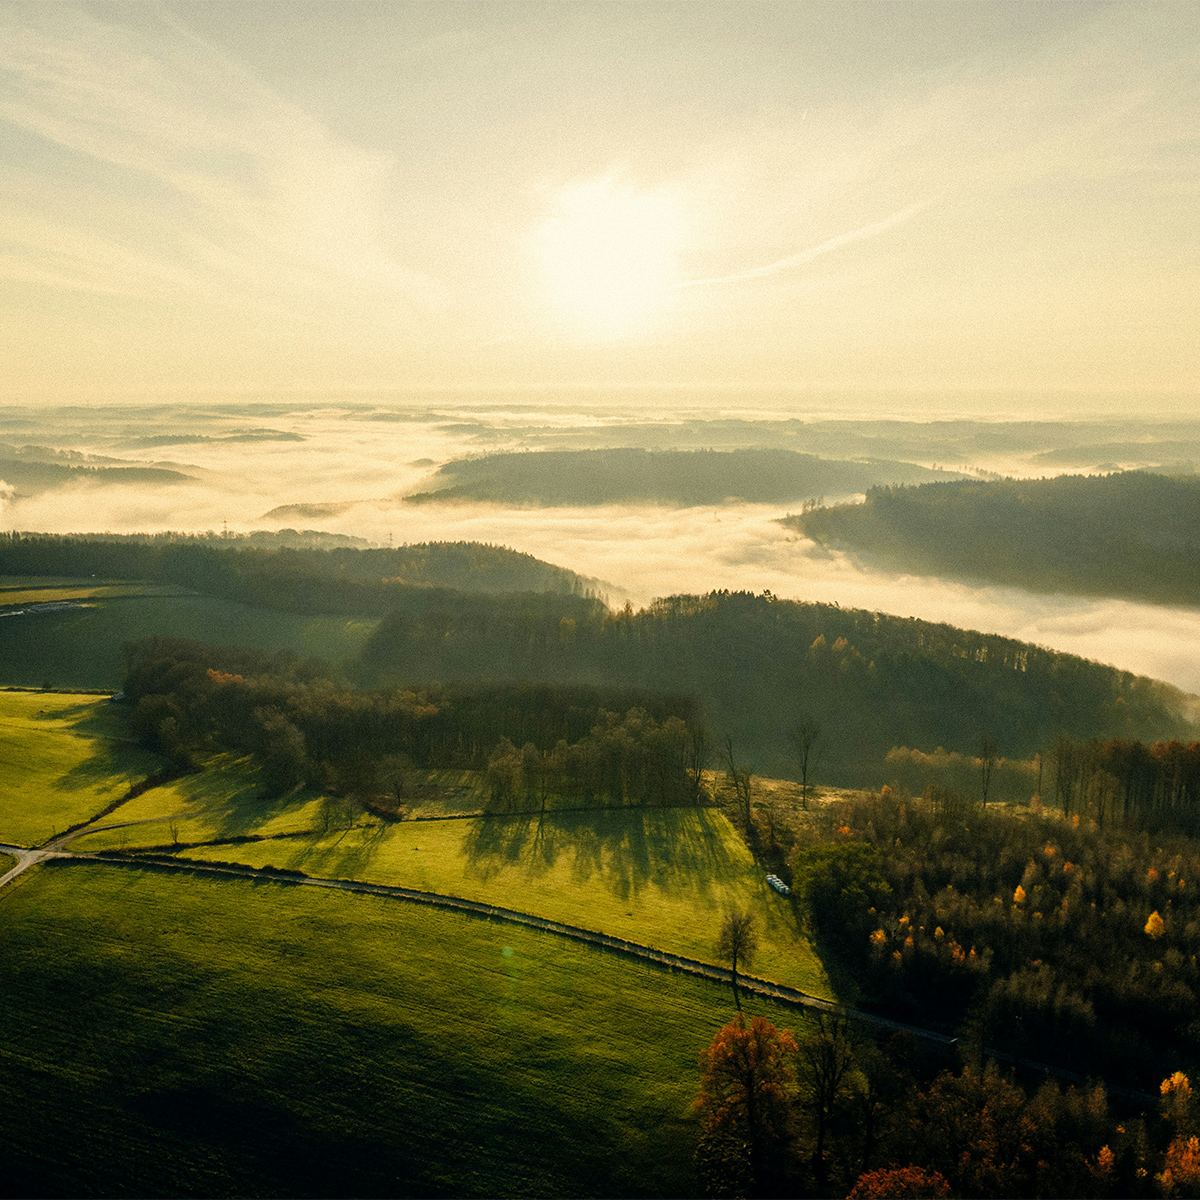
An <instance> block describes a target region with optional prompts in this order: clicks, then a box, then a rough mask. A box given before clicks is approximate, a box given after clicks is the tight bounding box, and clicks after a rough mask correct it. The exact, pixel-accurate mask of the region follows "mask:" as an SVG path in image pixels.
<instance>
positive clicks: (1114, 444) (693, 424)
mask: <svg viewBox="0 0 1200 1200" xmlns="http://www.w3.org/2000/svg"><path fill="white" fill-rule="evenodd" d="M0 444H3V446H4V449H3V450H0V464H4V463H8V464H24V465H28V464H34V465H37V464H47V465H51V466H53V467H54V470H55V471H58V472H60V473H61V471H62V469H63V468H64V467H66V468H70V469H71V471H72V472H74V473H73V474H70V475H67V476H65V477H62V476H61V474H60V475H54V476H53V477H50V478H48V479H47V480H44V481H43V482H42V484H40V485H29V484H22V483H20V482H18V483H13V482H11V481H9V480H7V479H5V477H4V467H3V465H0V479H3V480H4V483H3V484H0V497H2V498H3V508H2V510H0V512H2V520H3V527H4V528H5V529H10V530H23V531H39V532H53V533H71V532H92V533H95V532H114V533H131V532H147V533H150V532H159V531H167V530H172V531H182V532H202V531H206V530H211V531H214V532H221V531H225V530H227V531H229V532H231V533H249V532H253V531H256V530H274V529H282V528H292V529H299V530H303V529H312V530H319V531H325V532H331V533H338V534H344V535H349V536H351V537H355V538H361V539H365V541H366V542H367V543H370V544H374V545H380V546H386V545H389V544H394V545H401V544H405V543H419V542H427V541H479V542H487V543H493V544H499V545H505V546H509V547H512V548H514V549H517V550H521V551H524V552H526V553H529V554H532V555H534V556H536V557H538V558H541V559H545V560H547V561H549V562H552V563H555V564H557V565H560V566H564V567H567V568H569V569H571V570H573V571H576V572H578V573H579V574H581V575H583V576H586V577H589V578H592V579H595V580H597V581H599V582H598V584H597V587H598V589H599V590H600V592H601V593H602V594H603V595H604V597H605V599H606V600H607V601H608V603H609V604H610V605H613V606H617V607H619V606H620V605H622V604H624V603H625V602H627V601H628V602H631V603H633V604H634V605H635V606H642V605H645V604H647V603H649V602H650V601H651V600H652V599H653V598H655V597H658V596H666V595H672V594H679V593H704V592H708V591H711V590H714V589H729V590H745V591H751V592H762V591H770V592H772V593H774V594H775V595H777V596H780V597H784V598H789V599H792V598H794V599H802V600H816V601H823V602H827V603H837V604H840V605H841V606H843V607H852V608H864V609H870V610H877V611H881V612H885V613H890V614H895V615H899V616H914V617H921V618H923V619H926V620H933V621H943V622H946V623H949V624H952V625H956V626H960V627H964V628H969V629H977V630H984V631H987V632H995V633H1001V634H1004V635H1007V636H1010V637H1014V638H1018V639H1020V640H1023V641H1030V642H1034V643H1037V644H1041V645H1045V646H1048V647H1051V648H1054V649H1058V650H1065V651H1069V652H1071V653H1074V654H1079V655H1082V656H1084V657H1087V658H1092V659H1096V660H1098V661H1101V662H1105V663H1110V664H1113V665H1115V666H1118V667H1120V668H1122V669H1125V670H1129V671H1132V672H1135V673H1138V674H1146V675H1150V676H1152V677H1155V678H1158V679H1162V680H1165V681H1167V682H1170V683H1173V684H1175V685H1176V686H1179V687H1181V688H1184V689H1185V690H1188V691H1191V692H1200V612H1197V611H1196V610H1194V609H1190V608H1184V607H1171V606H1164V605H1152V604H1144V603H1136V602H1132V601H1128V600H1119V599H1111V598H1104V597H1094V596H1088V597H1084V596H1077V595H1064V594H1053V593H1048V594H1043V593H1036V592H1031V591H1026V590H1023V589H1020V588H1014V587H997V586H984V585H980V584H973V583H970V582H963V581H956V580H949V579H944V578H935V577H930V576H925V575H920V574H906V573H903V572H899V571H897V570H895V569H894V568H893V569H890V570H889V569H884V568H883V567H882V566H880V565H878V564H874V563H872V562H871V561H870V559H869V557H866V556H860V555H855V554H852V553H850V552H848V551H844V550H840V549H837V548H830V547H826V546H821V545H818V544H817V543H815V542H813V541H812V540H811V539H809V538H807V537H805V536H803V535H802V534H799V533H797V532H796V531H794V530H791V529H788V528H785V527H784V526H782V525H781V524H780V523H779V522H780V518H782V517H784V516H786V515H787V514H788V513H789V512H798V511H800V509H801V508H802V507H803V506H804V505H805V504H806V503H807V504H812V503H814V502H816V501H817V500H818V499H819V500H820V501H821V502H824V503H826V504H832V503H837V502H846V501H853V500H855V499H856V498H857V499H861V496H857V497H856V496H855V495H853V494H851V493H843V494H830V495H823V496H821V497H816V496H807V495H799V494H798V495H796V496H795V498H794V500H789V501H787V502H781V503H777V504H761V503H747V502H744V501H741V500H739V499H737V498H736V497H730V498H727V499H724V500H723V501H722V502H721V503H718V504H706V505H691V506H687V505H680V504H671V503H656V504H651V503H638V504H628V503H626V504H600V505H589V504H586V503H579V504H572V505H562V504H558V505H546V504H539V503H524V504H497V503H474V502H470V501H464V500H461V499H458V500H455V501H453V502H449V501H447V502H441V501H438V500H437V498H436V497H435V498H434V499H433V500H432V501H429V502H426V503H421V504H413V503H409V502H408V498H409V497H411V496H413V495H416V494H419V493H422V492H425V491H428V489H429V487H430V481H431V480H436V472H437V470H438V468H439V467H441V466H443V465H444V464H446V463H448V462H453V461H455V460H458V459H461V458H464V457H479V456H483V455H488V454H496V453H509V452H513V451H527V452H530V453H537V452H539V451H543V450H547V449H553V450H557V451H563V450H574V449H579V450H595V449H597V448H607V447H634V448H644V449H648V450H666V451H679V450H688V449H713V450H720V451H733V450H747V449H755V448H770V449H774V450H793V451H796V452H799V453H801V454H816V455H819V456H820V457H821V459H822V460H833V459H837V460H840V461H841V462H843V463H848V464H861V463H863V462H864V461H866V460H868V459H869V460H870V461H871V462H872V463H874V464H875V468H874V469H876V470H880V469H882V468H880V467H879V466H878V464H880V463H886V462H891V463H893V464H904V463H907V464H915V466H917V467H920V468H924V469H926V470H929V471H930V472H932V471H933V470H935V469H936V471H937V477H939V478H984V479H986V478H995V477H998V476H999V475H1012V476H1017V477H1023V478H1036V477H1041V476H1047V475H1054V474H1059V473H1063V472H1067V471H1071V472H1079V471H1081V470H1083V471H1087V472H1092V473H1094V472H1103V471H1107V470H1115V469H1119V468H1143V469H1151V470H1160V471H1165V472H1172V473H1178V472H1180V471H1182V470H1186V469H1189V468H1190V467H1191V464H1192V462H1193V461H1200V422H1192V421H1189V420H1187V419H1186V418H1179V417H1175V418H1163V419H1161V420H1158V421H1138V422H1135V421H1129V420H1122V419H1119V418H1114V417H1099V418H1094V419H1089V420H1078V421H1062V420H1059V421H1053V422H1050V421H1045V422H1039V421H1037V420H1031V419H1012V420H1008V421H990V422H989V421H983V420H980V419H978V418H973V417H967V416H962V415H957V414H948V415H946V416H944V417H938V418H935V419H933V420H926V421H914V420H911V419H889V420H883V419H880V418H878V417H877V416H875V415H869V414H853V413H851V414H847V413H845V412H841V413H827V412H826V413H822V412H818V413H800V414H797V413H795V412H787V411H771V410H766V411H764V410H762V409H759V410H757V411H755V410H751V409H748V408H747V409H744V410H741V411H739V410H737V409H733V408H731V407H722V408H716V407H710V408H707V409H706V408H701V407H694V408H681V409H679V410H677V411H672V412H669V413H666V414H664V413H662V412H658V413H656V414H655V415H654V416H653V417H652V418H646V417H639V416H638V414H637V412H636V411H634V410H633V409H629V410H625V411H622V410H621V409H620V408H619V407H617V408H611V407H605V408H599V409H598V408H597V407H594V406H584V405H579V406H575V407H572V406H567V405H552V404H546V403H540V404H539V403H527V404H523V405H522V404H518V403H516V402H515V401H513V400H509V401H507V402H505V403H500V404H498V403H497V402H496V401H495V400H494V399H492V398H489V399H488V400H486V401H477V402H475V403H471V402H470V401H469V400H468V401H464V400H462V399H461V398H460V399H458V400H456V402H455V403H442V404H438V405H433V404H429V403H427V402H426V403H424V404H412V405H408V406H404V405H399V404H394V403H392V404H371V403H363V402H358V403H354V404H346V403H344V402H343V403H339V404H334V403H329V404H326V405H323V406H320V405H313V404H311V403H305V404H299V403H294V402H293V403H287V402H274V403H261V402H260V403H254V402H249V403H245V404H241V405H219V406H218V405H211V406H206V405H202V404H199V405H187V406H185V405H159V406H145V405H143V406H121V407H117V406H109V407H104V406H89V407H77V408H73V409H48V410H36V409H21V408H15V407H14V408H10V409H8V410H6V411H5V413H4V414H3V423H0ZM1117 449H1121V450H1124V452H1125V453H1124V456H1123V457H1122V458H1120V459H1117V460H1115V461H1114V460H1111V459H1109V458H1107V457H1106V455H1108V454H1110V453H1112V452H1113V451H1115V450H1117ZM1093 460H1095V461H1093ZM1051 463H1053V464H1054V465H1051ZM518 465H519V464H518ZM131 468H156V469H159V470H161V471H164V472H172V473H173V475H172V476H171V477H170V478H169V479H168V480H167V481H166V482H164V481H163V480H161V479H157V478H156V479H154V480H152V481H148V482H144V481H132V482H126V481H125V480H124V479H123V478H122V476H121V472H122V471H124V470H128V469H131ZM105 472H107V474H106V473H105ZM10 473H11V471H10ZM176 476H177V477H176ZM885 477H886V470H885V471H884V476H881V478H885ZM931 477H933V476H932V475H931ZM14 478H15V476H14ZM900 481H902V480H901V479H900V478H899V477H898V478H897V482H900Z"/></svg>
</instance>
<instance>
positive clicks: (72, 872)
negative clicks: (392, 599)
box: [0, 864, 798, 1196]
mask: <svg viewBox="0 0 1200 1200" xmlns="http://www.w3.org/2000/svg"><path fill="white" fill-rule="evenodd" d="M0 905H2V906H3V921H0V955H2V957H3V961H4V962H5V970H4V972H2V973H0V1062H2V1063H3V1069H0V1127H2V1128H3V1129H4V1130H5V1141H6V1148H5V1149H6V1153H5V1160H6V1162H5V1173H4V1179H3V1184H2V1185H0V1186H3V1188H4V1190H6V1191H8V1192H9V1193H10V1194H20V1195H79V1196H86V1195H112V1196H120V1195H264V1196H265V1195H296V1196H304V1195H331V1194H339V1195H414V1194H416V1195H426V1196H438V1195H462V1196H472V1195H510V1196H520V1195H564V1196H566V1195H583V1194H590V1195H595V1194H601V1195H613V1196H618V1195H690V1194H695V1192H696V1186H697V1185H696V1181H695V1179H694V1178H693V1175H692V1149H693V1147H694V1144H695V1136H696V1131H695V1127H694V1118H693V1117H691V1115H690V1114H689V1105H690V1102H691V1100H692V1097H693V1096H694V1094H695V1090H696V1086H697V1082H698V1068H697V1056H698V1054H699V1051H700V1049H701V1048H702V1047H703V1046H705V1045H707V1043H708V1042H709V1040H710V1039H711V1037H712V1035H713V1033H714V1032H715V1030H716V1029H717V1028H718V1027H719V1026H720V1025H721V1024H722V1023H723V1022H724V1021H725V1020H727V1019H728V1018H729V1015H730V1012H731V1000H730V995H729V992H728V990H727V989H726V988H724V987H722V986H719V985H717V984H713V983H708V982H705V981H702V980H697V979H693V978H690V977H687V976H681V975H672V974H669V973H666V972H663V971H659V970H656V969H654V968H652V967H649V966H643V965H640V964H637V963H632V962H628V961H624V960H622V959H620V958H618V957H616V956H613V955H610V954H607V953H605V952H603V951H601V950H599V949H596V948H592V947H588V946H583V945H576V944H573V943H571V942H569V941H566V940H564V939H561V938H557V937H554V936H553V935H550V934H543V933H539V932H537V931H534V930H528V929H522V928H519V927H513V926H507V925H503V924H500V923H492V922H487V921H483V920H478V919H472V918H468V917H465V916H461V915H458V914H451V913H442V912H436V911H430V910H426V909H423V908H417V907H415V906H409V905H406V904H403V903H397V902H394V901H387V900H383V899H380V898H376V897H368V896H354V895H349V894H344V893H330V892H326V891H323V890H316V889H308V888H298V887H289V886H287V885H285V884H279V883H267V882H263V883H258V882H251V881H243V880H237V879H222V880H212V879H205V878H202V877H195V876H181V875H169V874H165V873H160V872H154V871H151V870H137V869H129V868H121V867H116V866H111V867H109V866H99V865H95V866H93V865H89V864H71V865H58V864H56V865H49V866H43V867H39V868H36V869H35V870H34V871H33V872H31V873H30V874H29V875H28V876H27V877H24V880H23V882H22V884H21V886H18V887H16V888H14V889H12V890H11V891H8V892H6V893H5V894H4V895H3V896H2V897H0ZM750 1005H751V1011H752V1012H753V1011H762V1012H764V1013H765V1014H766V1015H768V1016H770V1017H771V1018H772V1019H775V1020H779V1021H782V1022H784V1023H787V1024H789V1025H794V1023H795V1021H796V1020H797V1019H798V1017H797V1014H795V1013H794V1012H793V1011H791V1010H784V1009H776V1008H774V1007H773V1006H771V1005H770V1004H768V1003H767V1002H760V1001H757V1000H751V1001H750Z"/></svg>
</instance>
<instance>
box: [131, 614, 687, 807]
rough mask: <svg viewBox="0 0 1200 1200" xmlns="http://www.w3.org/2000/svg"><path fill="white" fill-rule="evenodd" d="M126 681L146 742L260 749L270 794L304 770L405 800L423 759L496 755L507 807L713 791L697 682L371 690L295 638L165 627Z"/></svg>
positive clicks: (305, 778)
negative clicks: (690, 685) (706, 774)
mask: <svg viewBox="0 0 1200 1200" xmlns="http://www.w3.org/2000/svg"><path fill="white" fill-rule="evenodd" d="M124 695H125V697H126V699H127V701H128V702H129V703H131V704H132V705H133V716H132V720H133V728H134V730H135V732H136V734H137V735H138V736H139V737H140V739H141V740H142V741H143V742H144V743H145V744H147V745H148V746H151V747H153V748H155V749H158V750H160V751H161V752H163V753H165V754H167V755H169V756H171V757H172V758H173V759H175V760H176V761H177V762H178V763H180V764H181V765H186V764H187V763H189V762H190V761H191V760H192V758H193V756H194V755H196V754H198V753H203V752H206V751H212V750H218V749H219V750H233V751H237V752H240V753H249V754H253V755H254V756H255V758H256V759H257V760H258V761H259V763H260V764H261V766H262V782H263V789H264V792H265V794H266V795H268V796H276V795H281V794H283V793H285V792H287V791H289V790H291V789H293V788H295V787H297V786H299V785H301V784H305V785H307V786H310V787H313V788H317V789H320V790H324V791H330V792H333V793H334V794H340V795H345V796H350V797H354V798H357V799H361V800H366V801H369V802H371V804H372V805H373V806H375V807H382V808H383V809H384V811H388V810H391V811H393V812H395V811H397V810H398V809H400V808H401V807H402V804H403V800H404V792H405V779H406V773H407V771H408V770H409V769H411V768H412V767H414V766H415V767H419V768H422V769H429V768H437V767H457V768H468V769H474V770H479V771H485V772H486V773H487V778H488V781H489V784H490V788H491V802H492V805H493V807H494V808H496V809H498V810H505V809H512V808H515V807H519V806H520V805H522V804H525V803H529V802H531V801H537V802H539V803H541V804H543V805H544V804H545V803H546V801H547V799H548V798H549V797H551V796H554V797H556V798H560V799H561V798H563V797H569V798H576V799H578V800H580V801H582V802H585V803H613V804H660V805H671V804H684V803H695V802H698V801H699V800H701V799H702V798H703V794H702V782H703V780H702V771H703V766H704V764H705V762H706V761H707V745H708V739H707V734H706V732H705V728H704V722H703V716H702V714H701V713H700V712H699V710H698V708H697V706H696V704H695V702H694V701H692V700H691V699H689V698H687V697H681V696H665V695H662V694H657V693H651V692H645V691H638V690H636V689H616V688H588V687H562V686H556V685H504V684H494V685H489V686H479V687H475V688H462V687H460V688H444V687H443V688H438V687H431V688H406V689H385V690H381V691H374V692H362V691H356V690H353V689H350V688H347V687H345V686H344V685H340V684H338V683H336V682H335V681H334V680H333V679H331V678H330V671H329V668H328V667H327V666H326V665H325V664H322V663H320V662H316V661H313V660H307V659H302V658H300V657H299V656H297V655H295V654H293V653H292V652H290V651H280V652H276V653H268V652H265V651H260V650H255V649H252V648H249V647H238V646H224V647H214V646H206V645H204V644H202V643H199V642H194V641H189V640H186V639H179V638H161V637H155V638H149V639H146V640H144V641H142V642H138V643H133V644H131V645H130V646H129V647H128V648H127V669H126V675H125V691H124ZM518 747H519V749H518Z"/></svg>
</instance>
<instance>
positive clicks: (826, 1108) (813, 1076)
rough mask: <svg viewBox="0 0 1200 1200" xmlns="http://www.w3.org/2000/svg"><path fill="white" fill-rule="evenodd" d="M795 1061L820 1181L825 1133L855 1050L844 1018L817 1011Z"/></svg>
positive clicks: (823, 1177)
mask: <svg viewBox="0 0 1200 1200" xmlns="http://www.w3.org/2000/svg"><path fill="white" fill-rule="evenodd" d="M796 1061H797V1066H798V1067H799V1072H798V1074H799V1076H800V1083H801V1086H802V1087H804V1088H805V1090H806V1091H807V1092H808V1097H809V1103H810V1105H811V1107H812V1115H813V1122H814V1124H815V1125H816V1133H817V1144H816V1148H815V1149H814V1151H813V1173H814V1174H815V1175H816V1177H817V1179H818V1180H819V1181H820V1182H822V1183H823V1182H824V1181H825V1178H826V1166H825V1135H826V1133H827V1132H828V1130H829V1125H830V1122H831V1121H832V1119H833V1117H834V1115H835V1113H836V1112H837V1108H838V1105H839V1104H840V1103H841V1102H842V1099H843V1097H844V1095H845V1092H846V1088H847V1085H848V1084H849V1082H850V1076H851V1072H852V1070H853V1068H854V1050H853V1048H852V1047H851V1045H850V1038H849V1032H848V1030H847V1028H846V1022H845V1020H844V1019H843V1018H841V1017H837V1016H830V1015H829V1014H827V1013H823V1012H820V1011H819V1010H818V1012H817V1013H816V1029H815V1030H814V1031H813V1032H812V1033H810V1034H809V1035H808V1037H806V1038H803V1039H801V1041H800V1043H799V1054H798V1055H797V1060H796Z"/></svg>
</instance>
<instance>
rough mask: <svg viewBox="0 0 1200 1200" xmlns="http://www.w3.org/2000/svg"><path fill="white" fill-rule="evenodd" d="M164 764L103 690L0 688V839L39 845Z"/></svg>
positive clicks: (101, 807) (21, 844)
mask: <svg viewBox="0 0 1200 1200" xmlns="http://www.w3.org/2000/svg"><path fill="white" fill-rule="evenodd" d="M160 765H161V760H160V759H159V758H158V756H157V755H155V754H150V753H147V752H146V751H144V750H141V749H139V748H138V747H137V746H135V745H133V743H131V742H129V741H127V740H125V722H124V716H123V714H122V713H120V712H119V711H116V710H115V709H114V708H113V706H112V705H110V704H109V702H108V700H107V699H105V698H97V697H95V696H79V695H61V694H55V693H42V692H0V841H6V842H8V843H10V844H12V845H19V846H38V845H41V844H42V843H43V842H45V841H47V840H49V839H50V838H51V837H53V836H54V834H55V833H61V832H62V831H63V830H65V829H67V828H68V827H69V826H71V825H74V824H77V823H78V822H80V821H84V820H86V819H87V818H88V817H90V816H92V815H93V814H95V813H97V812H99V811H100V810H101V809H103V808H104V807H105V806H106V805H108V804H110V803H111V802H112V801H113V800H115V799H117V798H118V797H120V796H122V795H124V793H125V792H126V791H127V790H128V788H129V785H130V784H131V783H132V782H134V781H135V780H138V779H142V778H143V777H145V776H146V775H147V774H149V773H150V772H152V771H154V770H157V769H158V767H159V766H160Z"/></svg>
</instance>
